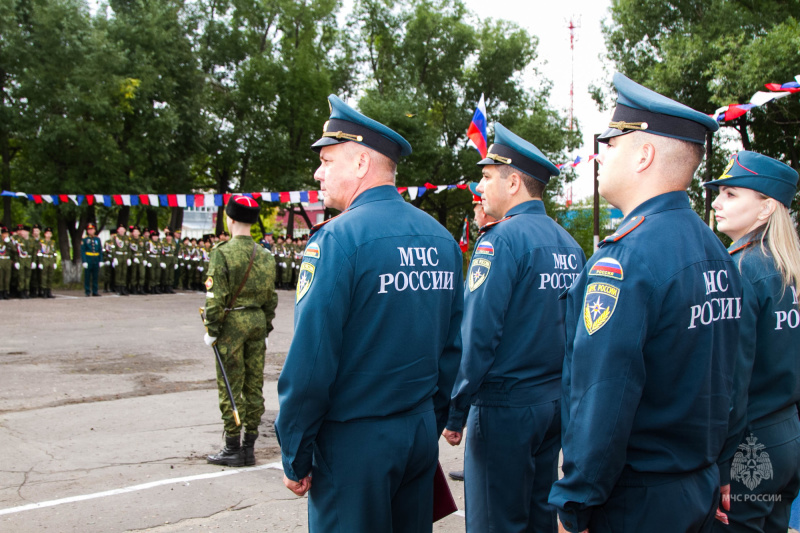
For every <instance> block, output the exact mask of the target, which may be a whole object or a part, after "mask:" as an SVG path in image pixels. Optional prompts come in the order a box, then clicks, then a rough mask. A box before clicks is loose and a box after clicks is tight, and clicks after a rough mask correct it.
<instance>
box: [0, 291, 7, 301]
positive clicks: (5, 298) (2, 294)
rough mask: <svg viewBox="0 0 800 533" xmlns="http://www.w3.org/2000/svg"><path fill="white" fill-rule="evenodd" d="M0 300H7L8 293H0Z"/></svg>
mask: <svg viewBox="0 0 800 533" xmlns="http://www.w3.org/2000/svg"><path fill="white" fill-rule="evenodd" d="M0 300H8V293H7V292H6V291H0Z"/></svg>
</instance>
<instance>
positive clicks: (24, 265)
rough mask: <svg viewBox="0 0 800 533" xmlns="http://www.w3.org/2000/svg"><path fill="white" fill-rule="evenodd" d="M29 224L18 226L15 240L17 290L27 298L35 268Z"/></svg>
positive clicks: (23, 297) (21, 295)
mask: <svg viewBox="0 0 800 533" xmlns="http://www.w3.org/2000/svg"><path fill="white" fill-rule="evenodd" d="M30 230H31V229H30V228H29V227H28V226H22V225H20V226H18V229H17V236H16V238H15V239H13V241H14V269H15V270H16V271H17V291H18V293H19V297H20V298H22V299H24V300H27V299H28V298H30V296H28V289H29V288H30V283H31V268H33V266H32V265H33V252H34V250H33V241H32V240H31V238H30V236H29V235H30V234H29V232H30Z"/></svg>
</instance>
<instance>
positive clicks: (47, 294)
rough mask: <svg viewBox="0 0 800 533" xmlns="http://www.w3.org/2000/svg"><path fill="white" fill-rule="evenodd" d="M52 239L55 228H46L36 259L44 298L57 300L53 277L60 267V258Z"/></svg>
mask: <svg viewBox="0 0 800 533" xmlns="http://www.w3.org/2000/svg"><path fill="white" fill-rule="evenodd" d="M52 239H53V228H44V239H43V240H42V241H41V243H40V244H39V248H38V253H37V258H36V264H37V265H38V270H39V276H40V277H39V281H40V287H41V288H40V290H41V293H42V294H41V297H42V298H55V296H53V290H52V285H53V275H54V274H55V271H56V266H58V257H57V256H56V243H55V241H53V240H52Z"/></svg>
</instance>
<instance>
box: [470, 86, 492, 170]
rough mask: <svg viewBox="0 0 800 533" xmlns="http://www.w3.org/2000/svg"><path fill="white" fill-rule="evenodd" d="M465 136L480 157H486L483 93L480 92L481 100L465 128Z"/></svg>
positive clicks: (486, 144)
mask: <svg viewBox="0 0 800 533" xmlns="http://www.w3.org/2000/svg"><path fill="white" fill-rule="evenodd" d="M467 137H468V138H469V142H468V144H469V145H470V146H472V147H473V148H475V149H476V150H477V151H478V153H480V154H481V157H486V152H487V151H488V150H487V149H488V142H487V140H486V103H485V102H484V100H483V94H481V100H480V102H478V107H477V109H475V114H474V115H473V116H472V123H470V125H469V129H468V130H467Z"/></svg>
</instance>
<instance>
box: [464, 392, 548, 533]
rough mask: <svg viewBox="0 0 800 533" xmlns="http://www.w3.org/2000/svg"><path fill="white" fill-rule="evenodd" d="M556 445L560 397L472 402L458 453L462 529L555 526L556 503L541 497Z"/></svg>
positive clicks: (482, 531) (484, 531)
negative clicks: (463, 442) (461, 453)
mask: <svg viewBox="0 0 800 533" xmlns="http://www.w3.org/2000/svg"><path fill="white" fill-rule="evenodd" d="M478 403H480V402H478ZM489 403H491V402H489ZM560 449H561V407H560V400H555V401H549V402H546V403H542V404H539V405H529V406H522V407H520V406H515V407H511V406H492V405H480V404H478V405H472V406H471V407H470V410H469V416H468V418H467V439H466V450H465V453H464V492H465V495H466V516H467V520H466V522H467V531H469V532H475V533H490V532H498V533H505V532H512V531H513V532H522V531H527V532H536V533H541V532H555V531H556V530H557V522H556V509H555V507H553V506H551V505H550V504H549V503H547V497H548V495H549V494H550V488H551V487H552V485H553V483H555V481H556V480H557V479H558V452H559V450H560Z"/></svg>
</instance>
